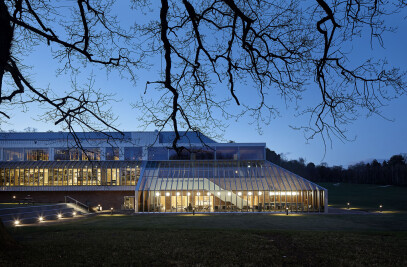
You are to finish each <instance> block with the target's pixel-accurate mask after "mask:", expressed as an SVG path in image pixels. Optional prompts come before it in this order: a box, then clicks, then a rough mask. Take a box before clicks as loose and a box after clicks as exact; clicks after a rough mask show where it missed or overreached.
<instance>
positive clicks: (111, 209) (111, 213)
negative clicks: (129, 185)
mask: <svg viewBox="0 0 407 267" xmlns="http://www.w3.org/2000/svg"><path fill="white" fill-rule="evenodd" d="M110 215H113V207H111V208H110Z"/></svg>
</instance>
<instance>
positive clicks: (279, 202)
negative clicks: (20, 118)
mask: <svg viewBox="0 0 407 267" xmlns="http://www.w3.org/2000/svg"><path fill="white" fill-rule="evenodd" d="M181 135H182V138H181V140H180V145H183V146H185V147H187V150H183V152H182V153H181V154H177V153H176V152H175V151H174V150H172V149H169V147H171V142H172V139H173V137H174V133H173V132H125V133H124V135H121V134H119V133H107V135H105V134H102V133H77V138H78V139H79V140H80V141H81V145H82V148H81V149H79V148H77V146H76V145H75V139H74V138H73V137H72V136H71V135H70V134H69V133H63V132H58V133H54V132H47V133H0V202H10V201H19V200H23V199H26V198H27V196H30V199H31V198H32V199H33V201H34V202H62V201H64V197H65V196H69V197H72V198H74V199H76V200H78V201H81V202H83V203H86V204H88V205H90V206H97V205H101V206H102V207H103V208H111V207H113V208H115V209H120V208H121V209H134V210H135V212H191V211H192V210H195V211H196V212H228V211H242V212H243V211H246V212H254V211H256V212H278V211H285V210H286V209H289V210H291V211H298V212H326V211H327V207H328V205H327V203H328V191H327V190H326V189H325V188H323V187H321V186H319V185H316V184H314V183H312V182H310V181H308V180H306V179H304V178H302V177H300V176H298V175H296V174H293V173H291V172H289V171H287V170H285V169H283V168H281V167H279V166H277V165H275V164H272V163H271V162H268V161H267V160H266V159H265V144H264V143H217V142H215V141H213V140H211V139H210V138H208V137H206V136H204V135H201V134H200V135H197V134H195V133H191V132H183V133H181Z"/></svg>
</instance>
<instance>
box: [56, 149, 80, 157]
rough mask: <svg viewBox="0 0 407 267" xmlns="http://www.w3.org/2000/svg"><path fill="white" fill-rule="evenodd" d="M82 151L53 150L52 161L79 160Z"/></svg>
mask: <svg viewBox="0 0 407 267" xmlns="http://www.w3.org/2000/svg"><path fill="white" fill-rule="evenodd" d="M81 156H82V151H80V150H79V149H76V148H72V149H68V148H55V149H54V160H81V159H82V157H81Z"/></svg>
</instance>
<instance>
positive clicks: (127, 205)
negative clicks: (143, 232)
mask: <svg viewBox="0 0 407 267" xmlns="http://www.w3.org/2000/svg"><path fill="white" fill-rule="evenodd" d="M122 209H123V210H134V196H125V197H124V202H123V208H122Z"/></svg>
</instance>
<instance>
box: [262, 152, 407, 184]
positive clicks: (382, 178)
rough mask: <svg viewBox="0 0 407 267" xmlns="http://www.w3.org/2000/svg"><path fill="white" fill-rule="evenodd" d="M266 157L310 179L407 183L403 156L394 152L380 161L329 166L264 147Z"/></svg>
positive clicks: (314, 180) (364, 182)
mask: <svg viewBox="0 0 407 267" xmlns="http://www.w3.org/2000/svg"><path fill="white" fill-rule="evenodd" d="M266 158H267V160H268V161H271V162H273V163H275V164H277V165H279V166H281V167H283V168H285V169H287V170H289V171H291V172H293V173H295V174H298V175H300V176H302V177H304V178H306V179H308V180H310V181H313V182H344V183H360V184H382V185H404V186H405V185H407V160H406V157H404V156H403V155H394V156H392V157H391V158H390V159H389V160H387V161H386V160H385V161H383V162H382V163H380V162H378V161H377V160H373V161H372V162H370V163H364V162H360V163H358V164H355V165H350V166H349V167H348V168H343V167H342V166H332V167H329V166H328V165H327V164H325V163H322V164H320V165H315V164H314V163H312V162H309V163H306V162H305V160H304V159H303V158H300V159H298V160H286V159H284V158H283V157H282V156H281V155H279V154H277V153H276V152H274V151H272V150H270V149H268V148H267V149H266Z"/></svg>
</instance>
